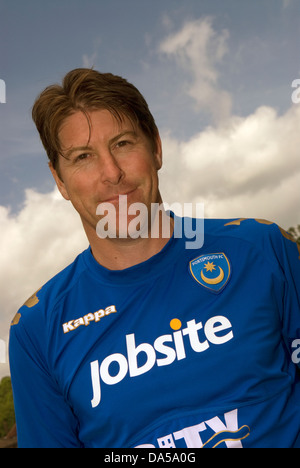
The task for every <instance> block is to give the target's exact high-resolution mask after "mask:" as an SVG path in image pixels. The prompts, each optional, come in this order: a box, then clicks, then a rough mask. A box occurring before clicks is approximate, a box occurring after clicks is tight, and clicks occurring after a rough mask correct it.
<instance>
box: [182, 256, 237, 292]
mask: <svg viewBox="0 0 300 468" xmlns="http://www.w3.org/2000/svg"><path fill="white" fill-rule="evenodd" d="M189 270H190V273H191V275H192V277H193V278H194V280H195V281H197V283H199V284H201V286H203V287H204V288H207V289H209V290H210V291H212V292H214V293H219V292H221V291H222V289H224V287H225V286H226V284H227V283H228V281H229V278H230V276H231V267H230V263H229V260H228V258H227V257H226V255H225V254H224V253H213V254H204V255H200V257H197V258H195V259H194V260H191V261H190V264H189Z"/></svg>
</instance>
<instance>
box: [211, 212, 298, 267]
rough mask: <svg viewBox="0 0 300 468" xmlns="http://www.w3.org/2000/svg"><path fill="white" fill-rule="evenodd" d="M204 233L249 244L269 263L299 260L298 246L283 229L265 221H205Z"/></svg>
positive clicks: (249, 219) (243, 219)
mask: <svg viewBox="0 0 300 468" xmlns="http://www.w3.org/2000/svg"><path fill="white" fill-rule="evenodd" d="M205 233H207V234H208V235H210V236H216V237H219V238H228V237H229V238H235V239H239V240H241V241H244V242H247V243H248V244H251V246H252V248H253V249H257V250H260V251H261V253H262V254H264V255H265V256H266V257H268V259H269V260H270V261H272V259H274V260H275V261H276V262H277V263H278V262H279V263H280V264H282V262H283V260H284V258H286V257H287V256H288V257H291V258H293V259H294V260H300V245H299V244H297V242H296V241H295V239H294V238H293V237H292V236H291V235H290V234H289V233H288V232H287V231H285V230H284V229H283V228H281V227H280V226H278V225H277V224H276V223H274V222H273V221H268V220H265V219H252V218H239V219H222V220H221V219H219V220H214V219H212V220H210V219H208V220H206V221H205V232H204V235H205Z"/></svg>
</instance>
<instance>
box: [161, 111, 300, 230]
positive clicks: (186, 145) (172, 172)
mask: <svg viewBox="0 0 300 468" xmlns="http://www.w3.org/2000/svg"><path fill="white" fill-rule="evenodd" d="M299 124H300V106H293V107H291V108H290V109H289V110H288V111H287V112H286V113H285V114H284V115H281V116H280V115H278V114H277V113H276V111H275V109H273V108H271V107H260V108H258V109H257V110H256V111H255V112H254V113H253V114H251V115H249V116H247V117H244V118H242V117H236V116H232V117H230V118H229V119H228V121H227V122H226V124H224V125H223V126H219V127H217V128H213V127H208V128H206V129H205V130H203V131H202V132H199V133H198V134H195V135H194V136H193V137H192V138H191V139H190V140H189V141H187V142H180V141H176V140H175V139H172V138H170V137H169V136H166V137H165V138H164V139H163V141H164V159H165V167H164V170H163V171H162V174H161V175H162V182H161V186H162V192H163V194H164V198H165V200H166V201H168V202H169V203H171V202H174V201H179V200H182V201H184V202H191V201H193V202H197V201H202V202H204V203H205V215H206V216H208V217H219V218H228V217H263V218H269V219H272V220H274V221H276V222H278V223H279V224H281V225H283V227H284V228H286V229H288V228H289V227H290V226H291V225H295V224H298V223H299V222H300V197H299V187H300V164H299V146H300V134H299ZM175 198H177V200H175Z"/></svg>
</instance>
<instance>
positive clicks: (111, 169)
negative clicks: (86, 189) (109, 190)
mask: <svg viewBox="0 0 300 468" xmlns="http://www.w3.org/2000/svg"><path fill="white" fill-rule="evenodd" d="M100 164H101V173H102V182H103V183H105V184H111V185H118V184H119V183H120V182H121V180H122V179H123V177H124V172H123V170H122V169H121V168H120V166H119V164H118V162H117V161H116V159H115V158H114V156H113V155H112V154H111V153H110V152H107V153H106V154H105V155H103V157H102V158H101V162H100Z"/></svg>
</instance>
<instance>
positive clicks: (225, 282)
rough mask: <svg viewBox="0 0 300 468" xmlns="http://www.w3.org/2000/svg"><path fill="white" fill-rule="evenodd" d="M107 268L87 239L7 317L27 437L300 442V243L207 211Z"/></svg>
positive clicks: (93, 442)
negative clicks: (199, 236)
mask: <svg viewBox="0 0 300 468" xmlns="http://www.w3.org/2000/svg"><path fill="white" fill-rule="evenodd" d="M204 233H205V238H204V245H203V246H202V248H200V249H198V250H194V249H186V248H185V242H186V239H185V238H184V237H183V238H181V239H180V238H175V237H173V238H171V239H170V241H169V242H168V243H167V244H166V246H165V247H164V249H163V250H162V251H161V252H159V253H158V254H157V255H155V256H153V257H152V258H150V259H149V260H148V261H146V262H144V263H142V264H139V265H136V266H133V267H131V268H128V269H126V270H122V271H110V270H107V269H105V268H104V267H102V266H101V265H100V264H99V263H97V262H96V260H95V259H94V258H93V255H92V252H91V250H90V249H87V250H86V251H84V252H83V253H82V254H80V255H79V256H78V257H77V258H76V259H75V261H74V262H73V263H72V264H71V265H70V266H69V267H67V268H66V269H65V270H63V271H62V272H61V273H59V274H58V275H57V276H55V277H54V278H52V279H51V280H50V281H49V282H48V283H47V284H46V285H44V286H43V287H42V288H41V289H40V290H39V291H38V292H37V293H36V294H34V295H33V296H32V297H31V298H30V299H29V300H28V301H27V302H26V303H25V304H24V306H23V307H21V308H20V310H19V312H18V313H17V315H16V317H15V319H14V320H13V322H12V326H11V335H10V366H11V375H12V384H13V392H14V402H15V412H16V420H17V431H18V439H19V446H20V447H87V448H88V447H110V448H111V447H148V448H153V447H157V448H159V447H161V448H162V447H163V448H172V447H173V448H186V447H189V448H197V447H204V448H209V447H229V448H231V447H300V436H299V432H300V379H299V373H298V364H299V362H300V249H299V247H298V246H297V244H296V243H295V242H294V241H292V239H291V238H290V236H289V235H288V234H287V233H286V232H285V231H283V230H281V229H280V228H279V227H278V226H276V225H275V224H272V223H268V222H266V221H262V220H251V219H249V220H246V219H240V220H206V221H205V231H204Z"/></svg>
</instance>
